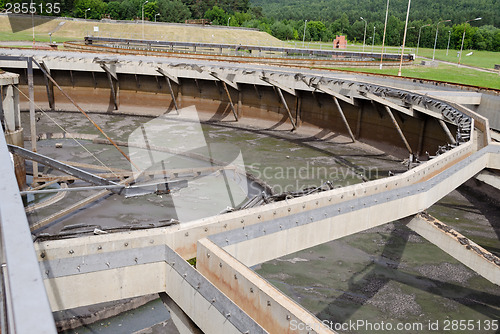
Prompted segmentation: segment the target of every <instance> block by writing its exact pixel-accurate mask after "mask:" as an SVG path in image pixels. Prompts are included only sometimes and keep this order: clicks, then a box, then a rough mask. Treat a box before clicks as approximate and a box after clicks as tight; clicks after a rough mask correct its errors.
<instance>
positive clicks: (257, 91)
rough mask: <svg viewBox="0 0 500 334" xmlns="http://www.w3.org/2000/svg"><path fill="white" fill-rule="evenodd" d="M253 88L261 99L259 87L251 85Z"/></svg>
mask: <svg viewBox="0 0 500 334" xmlns="http://www.w3.org/2000/svg"><path fill="white" fill-rule="evenodd" d="M253 88H254V89H255V93H256V94H257V96H258V97H259V99H262V94H261V93H260V91H259V89H258V88H257V85H255V84H254V85H253Z"/></svg>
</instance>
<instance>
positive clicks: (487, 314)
mask: <svg viewBox="0 0 500 334" xmlns="http://www.w3.org/2000/svg"><path fill="white" fill-rule="evenodd" d="M25 116H26V115H23V117H25ZM50 116H51V117H53V118H54V119H55V120H56V121H57V122H58V123H60V124H61V125H62V127H63V128H64V129H66V130H67V131H69V132H73V133H83V134H97V131H96V130H95V129H94V128H93V127H92V126H89V125H88V121H86V120H85V119H84V118H83V117H81V116H80V115H78V114H59V115H57V114H53V113H51V114H50ZM94 119H95V120H96V121H97V122H98V123H99V124H100V125H101V126H102V127H103V128H104V129H106V131H107V132H108V134H109V135H110V137H112V138H115V139H117V140H120V141H125V142H130V141H131V137H133V138H134V139H133V140H135V143H141V142H142V143H143V144H144V143H147V142H149V143H150V145H151V146H161V147H162V148H163V150H160V151H156V150H155V149H150V150H148V149H145V148H137V147H136V148H130V147H128V148H127V147H124V151H125V152H126V153H128V154H130V155H131V157H133V158H134V159H133V160H135V161H138V165H141V164H144V165H147V166H148V167H147V168H148V170H149V171H154V170H158V169H160V170H172V169H186V168H192V169H197V168H207V167H212V166H213V165H214V161H212V162H210V161H209V160H210V158H211V159H212V160H217V162H218V164H222V165H225V166H228V165H231V164H233V165H237V166H239V167H242V168H244V169H245V170H246V171H247V172H249V173H251V174H252V175H254V176H256V177H257V178H259V179H261V180H262V181H264V182H266V183H267V184H268V185H269V186H271V187H272V188H273V190H274V191H275V192H277V193H280V192H283V191H294V190H300V189H303V188H306V187H310V186H319V185H321V184H322V183H324V182H326V181H331V182H333V183H334V184H335V185H337V186H345V185H349V184H354V183H358V182H362V178H364V179H376V178H381V177H385V176H387V174H388V172H389V171H392V172H402V171H404V170H405V166H403V165H402V164H401V162H400V161H398V160H397V159H395V158H392V157H390V156H387V155H385V154H379V153H374V152H373V151H368V150H366V151H365V150H362V149H359V148H358V147H353V146H350V145H345V144H338V143H334V142H328V141H320V140H316V139H315V138H312V137H300V136H296V137H294V140H292V141H290V140H284V139H281V138H279V137H276V136H274V135H273V134H272V133H270V132H266V131H253V130H252V131H244V130H241V129H235V128H233V127H229V126H215V125H206V124H202V125H199V124H196V123H194V124H193V123H188V124H183V125H182V126H181V127H179V126H176V125H173V124H167V125H165V124H163V126H160V125H161V124H157V123H155V124H152V125H153V127H148V126H147V124H148V122H150V121H151V119H150V118H140V117H123V116H110V115H94ZM38 128H39V131H40V132H61V129H60V128H58V127H57V126H55V125H53V123H52V122H51V121H50V119H49V118H48V117H46V116H42V118H41V120H40V122H39V123H38ZM143 129H144V131H143ZM148 129H150V131H153V132H148V131H146V130H148ZM134 131H135V134H136V135H137V134H139V136H134ZM200 131H201V132H200ZM144 133H146V135H143V134H144ZM148 133H155V134H161V136H163V137H157V138H156V139H154V136H153V137H151V136H149V134H148ZM141 136H142V137H141ZM145 138H148V139H145ZM162 138H163V139H162ZM56 142H57V143H62V144H63V149H55V143H56ZM80 142H81V143H83V145H84V146H85V148H86V149H87V150H88V151H89V152H92V154H90V153H89V152H87V151H86V150H85V149H83V148H82V147H81V146H79V145H78V144H76V143H75V142H74V141H73V140H71V139H64V140H44V141H40V142H39V152H40V153H42V154H46V155H49V156H51V157H54V158H56V159H60V160H67V161H77V162H84V163H88V164H95V165H99V164H100V162H98V161H97V160H96V158H98V159H99V160H100V161H102V162H103V163H104V164H105V165H106V166H108V167H110V168H119V169H123V170H128V171H134V167H133V166H131V164H130V163H129V162H128V161H127V160H125V158H123V156H121V154H120V153H119V152H118V151H117V150H116V149H114V148H113V147H112V146H110V145H103V144H95V143H92V142H91V141H80ZM165 143H166V144H165ZM174 143H175V145H174ZM200 143H201V144H200ZM179 145H181V146H182V145H184V146H183V147H184V150H183V152H182V154H180V153H179V152H172V151H169V150H168V149H171V148H172V146H177V147H178V146H179ZM152 152H153V153H152ZM141 166H142V165H141ZM165 166H166V167H165ZM155 178H156V179H158V178H159V177H158V176H155ZM160 178H161V177H160ZM188 179H189V185H190V186H189V187H188V188H185V189H180V190H178V191H175V192H173V193H172V194H171V195H161V196H159V195H155V194H150V195H146V196H141V197H135V198H124V197H123V196H118V195H111V196H107V197H105V198H104V199H102V200H100V201H98V202H96V203H94V204H92V205H91V206H89V207H87V208H85V209H83V210H80V211H79V212H77V213H76V214H73V215H71V216H69V217H67V218H65V219H63V220H60V221H58V222H55V223H53V224H52V225H50V226H48V227H47V228H45V229H44V230H43V231H40V232H43V233H58V232H59V231H60V230H61V229H62V228H63V227H64V226H67V225H73V224H82V223H84V224H85V223H89V224H90V222H92V224H94V223H95V222H98V224H99V226H100V227H101V228H103V229H105V228H111V227H117V226H138V225H148V224H157V223H158V222H159V221H160V220H164V219H169V218H180V217H181V219H180V220H181V223H182V222H183V221H188V220H191V219H196V218H199V217H203V216H210V215H214V214H217V213H218V212H220V211H221V210H222V209H224V208H226V207H227V206H233V207H234V206H237V204H238V202H241V201H243V200H244V198H245V197H249V196H251V195H253V194H255V191H261V190H262V188H259V187H256V188H255V189H253V188H252V182H247V183H245V182H241V180H235V176H234V175H232V177H229V178H228V175H224V174H223V173H214V174H213V175H211V176H207V175H203V176H201V177H200V176H198V177H194V178H193V177H191V178H188ZM74 185H81V182H77V183H75V184H74ZM245 185H246V187H245ZM252 191H253V192H252ZM93 193H96V191H87V192H78V193H68V194H67V195H66V197H65V198H64V199H63V200H61V201H60V202H58V203H57V204H55V205H52V206H51V207H47V208H44V209H41V210H39V211H37V212H36V213H34V214H32V215H30V217H29V218H30V220H31V221H37V220H39V219H42V218H44V217H46V216H48V215H50V214H52V213H53V212H55V211H57V210H59V209H61V208H63V207H65V206H67V205H70V204H72V203H75V202H77V201H79V200H82V199H84V198H86V197H88V196H90V195H91V194H93ZM228 194H231V195H235V196H228ZM474 198H475V197H474V196H473V195H471V194H470V193H467V194H466V195H463V194H462V193H461V192H460V191H459V192H454V193H452V194H450V195H449V196H447V197H446V198H445V199H443V200H442V201H440V202H439V203H438V204H437V205H435V206H433V207H432V208H430V209H429V212H430V213H431V214H434V215H435V216H436V217H437V218H439V219H443V221H445V222H448V223H449V224H450V225H452V226H453V227H456V228H457V229H459V230H460V231H461V232H462V233H463V234H466V235H468V236H470V237H471V238H472V239H473V240H475V241H476V242H478V243H480V244H481V245H483V246H484V247H486V248H488V249H490V250H491V251H498V249H500V245H499V241H498V240H499V238H498V235H500V232H499V231H500V227H499V225H500V223H499V218H498V217H499V216H500V214H497V213H498V212H500V211H499V210H500V209H499V207H498V204H489V205H488V206H480V205H479V202H480V201H478V200H475V199H474ZM219 199H220V201H219ZM488 210H489V211H488ZM492 210H493V211H492ZM497 211H498V212H497ZM477 222H480V224H477ZM497 254H498V253H497ZM257 272H258V273H259V274H260V275H262V276H263V277H264V278H266V279H268V280H269V281H270V282H271V283H272V284H274V285H276V286H277V287H278V288H280V289H281V290H282V291H283V292H284V293H286V294H287V295H289V296H290V297H291V298H293V299H294V300H295V301H297V302H298V303H299V304H301V305H303V306H304V307H305V308H307V309H308V310H309V311H311V312H313V313H314V314H316V315H317V316H318V318H319V319H321V320H325V321H327V322H328V323H329V324H333V326H340V325H342V324H345V323H349V322H357V321H365V324H372V325H373V324H375V325H376V324H380V323H381V321H384V322H385V323H390V324H392V325H393V326H397V324H403V325H406V326H410V325H411V324H416V325H414V326H418V324H421V325H422V326H423V327H422V330H420V329H419V330H415V328H413V329H410V330H399V331H395V332H399V333H416V332H418V333H427V332H429V333H431V332H432V333H435V332H443V331H442V330H444V329H443V328H444V326H445V325H446V322H445V321H447V320H448V321H451V320H462V319H464V320H475V321H479V322H480V323H481V324H483V325H484V324H486V323H487V321H491V320H497V319H500V302H499V301H500V298H499V297H500V290H499V288H498V287H497V286H495V285H493V284H491V283H489V282H488V281H486V280H485V279H483V278H481V277H480V276H478V275H477V274H475V273H474V272H472V271H471V270H470V269H468V268H466V267H465V266H463V265H462V264H460V263H459V262H457V261H456V260H454V259H453V258H452V257H450V256H448V255H447V254H445V253H443V252H442V251H440V250H439V249H438V248H437V247H435V246H433V245H431V244H430V243H428V242H427V241H426V240H424V239H422V238H421V237H419V236H418V235H416V234H414V233H413V232H411V231H410V230H409V229H407V228H406V226H405V222H393V223H390V224H386V225H384V226H382V227H379V228H375V229H372V230H369V231H365V232H363V233H359V234H356V235H353V236H349V237H346V238H342V239H340V240H336V241H333V242H330V243H327V244H324V245H321V246H318V247H314V248H311V249H308V250H304V251H302V252H298V253H296V254H290V255H289V256H286V257H284V258H282V259H276V260H273V261H269V262H268V263H264V264H262V265H260V266H258V268H257ZM155 308H156V306H155ZM145 310H147V308H145ZM155 314H156V313H154V312H149V311H144V312H143V313H134V314H128V315H124V316H123V317H118V318H113V319H111V320H110V321H109V323H110V324H109V325H106V324H107V322H102V323H103V324H104V325H100V323H98V324H96V325H95V326H91V327H88V328H85V329H78V330H76V331H74V333H88V332H106V331H107V332H113V333H115V332H116V333H121V332H123V333H125V332H131V331H132V330H137V326H135V325H136V324H137V323H140V324H144V326H146V323H148V324H149V323H151V322H154V321H156V320H158V319H157V318H156V315H155ZM120 319H122V320H123V322H121V321H122V320H120ZM139 319H140V320H139ZM153 319H156V320H153ZM150 320H151V321H150ZM158 321H160V320H158ZM436 322H437V323H438V325H439V326H440V327H439V328H440V329H441V330H440V331H432V330H430V328H431V325H433V324H435V323H436ZM409 324H410V325H409ZM450 325H451V323H450ZM141 326H142V325H141ZM141 326H139V327H141ZM386 329H387V328H386ZM340 332H343V333H344V332H345V333H347V332H360V333H370V332H373V330H368V329H366V328H358V329H357V330H355V331H352V330H346V331H343V330H340ZM380 332H391V331H380ZM393 332H394V331H393ZM482 332H484V333H494V332H495V331H493V330H489V331H488V330H484V326H483V331H482Z"/></svg>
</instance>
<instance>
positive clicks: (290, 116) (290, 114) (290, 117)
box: [276, 87, 297, 131]
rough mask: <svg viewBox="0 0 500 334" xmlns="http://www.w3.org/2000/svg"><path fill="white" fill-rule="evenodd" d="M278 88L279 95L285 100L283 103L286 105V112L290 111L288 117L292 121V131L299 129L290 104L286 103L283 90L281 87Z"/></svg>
mask: <svg viewBox="0 0 500 334" xmlns="http://www.w3.org/2000/svg"><path fill="white" fill-rule="evenodd" d="M276 90H277V91H278V95H279V97H280V99H281V101H282V102H283V105H284V106H285V109H286V112H287V113H288V118H289V119H290V122H291V123H292V127H293V129H292V131H293V130H295V129H297V126H296V125H295V122H294V120H293V117H292V113H291V112H290V109H289V108H288V104H287V103H286V100H285V97H284V96H283V93H282V92H281V88H279V87H276Z"/></svg>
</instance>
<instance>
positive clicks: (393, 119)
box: [384, 105, 413, 154]
mask: <svg viewBox="0 0 500 334" xmlns="http://www.w3.org/2000/svg"><path fill="white" fill-rule="evenodd" d="M384 107H385V110H386V111H387V114H388V115H389V117H390V118H391V121H392V124H394V126H395V127H396V130H397V131H398V133H399V136H400V137H401V139H402V140H403V142H404V144H405V146H406V148H407V149H408V152H410V154H413V151H412V149H411V146H410V144H409V143H408V140H406V137H405V135H404V133H403V130H401V127H400V126H399V124H398V122H397V121H396V118H395V117H394V114H393V113H392V111H391V108H389V107H388V106H386V105H384Z"/></svg>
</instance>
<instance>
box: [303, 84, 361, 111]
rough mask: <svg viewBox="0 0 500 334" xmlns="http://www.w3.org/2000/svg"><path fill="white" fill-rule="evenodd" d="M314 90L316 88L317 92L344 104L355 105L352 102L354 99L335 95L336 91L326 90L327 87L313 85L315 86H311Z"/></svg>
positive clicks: (338, 94)
mask: <svg viewBox="0 0 500 334" xmlns="http://www.w3.org/2000/svg"><path fill="white" fill-rule="evenodd" d="M312 86H313V87H314V88H316V89H317V90H319V91H321V92H323V93H326V94H328V95H331V96H333V97H335V98H337V99H339V100H342V101H344V102H346V103H349V104H350V105H353V106H354V105H356V103H355V102H354V99H353V98H350V97H347V96H345V95H342V94H340V93H337V92H336V91H334V90H332V89H330V88H328V87H325V86H323V85H320V84H315V85H312Z"/></svg>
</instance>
